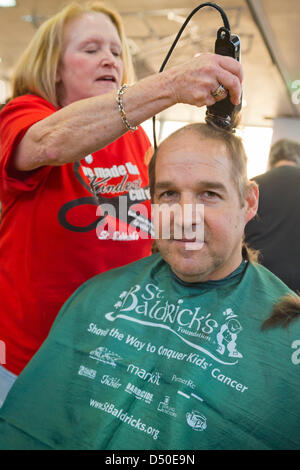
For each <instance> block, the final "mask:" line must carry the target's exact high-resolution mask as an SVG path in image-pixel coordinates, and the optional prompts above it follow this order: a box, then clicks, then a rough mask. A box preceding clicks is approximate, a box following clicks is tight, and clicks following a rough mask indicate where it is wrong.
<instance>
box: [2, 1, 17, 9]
mask: <svg viewBox="0 0 300 470" xmlns="http://www.w3.org/2000/svg"><path fill="white" fill-rule="evenodd" d="M15 6H16V0H0V7H15Z"/></svg>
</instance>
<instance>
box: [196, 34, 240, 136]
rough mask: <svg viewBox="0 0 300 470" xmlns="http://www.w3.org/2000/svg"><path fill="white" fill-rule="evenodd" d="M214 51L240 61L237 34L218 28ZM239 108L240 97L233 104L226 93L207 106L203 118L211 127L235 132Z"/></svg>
mask: <svg viewBox="0 0 300 470" xmlns="http://www.w3.org/2000/svg"><path fill="white" fill-rule="evenodd" d="M215 53H216V54H220V55H224V56H229V57H233V59H235V60H237V61H239V62H240V53H241V42H240V38H239V36H237V35H235V34H231V32H230V31H229V30H228V29H226V28H224V27H222V28H220V29H219V31H218V34H217V40H216V43H215ZM241 108H242V97H241V101H240V104H239V105H237V106H235V105H234V104H232V103H231V101H230V97H229V93H228V94H227V96H226V98H224V99H223V100H221V101H217V102H216V103H215V104H213V105H212V106H208V107H207V111H206V117H205V120H206V122H207V124H210V125H212V126H213V127H217V128H218V129H224V130H227V131H231V132H235V128H236V127H237V125H238V123H239V118H240V111H241Z"/></svg>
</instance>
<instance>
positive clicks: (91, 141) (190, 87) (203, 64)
mask: <svg viewBox="0 0 300 470" xmlns="http://www.w3.org/2000/svg"><path fill="white" fill-rule="evenodd" d="M227 59H229V58H226V57H222V56H216V55H214V54H202V55H201V57H200V58H198V59H196V58H195V59H193V60H192V61H190V62H188V63H187V64H185V66H182V65H181V66H177V67H173V68H171V69H169V70H168V71H166V72H163V73H161V74H156V75H151V76H149V77H147V78H145V79H143V80H141V81H139V82H138V83H136V84H134V85H133V86H132V87H129V88H128V90H127V91H126V92H125V94H124V95H123V105H124V109H125V111H126V115H127V119H128V122H129V123H130V125H131V126H136V125H139V124H141V123H142V122H144V121H145V120H147V119H149V118H150V117H152V116H153V115H155V114H157V113H159V112H161V111H163V110H164V109H167V108H168V107H170V106H172V105H174V104H176V103H177V102H181V103H189V104H193V105H196V106H203V105H204V104H206V105H211V104H214V103H215V99H214V98H213V97H212V96H211V90H213V89H215V88H216V87H217V86H218V83H219V82H221V83H223V84H224V86H225V87H226V88H228V89H229V90H230V93H231V98H232V100H235V101H236V102H238V94H239V93H240V82H241V76H240V74H241V71H240V68H239V66H238V64H237V62H236V61H233V59H230V60H229V61H228V60H227ZM231 61H232V62H231ZM234 62H236V64H234ZM226 82H227V83H226ZM127 131H128V129H127V128H126V126H125V125H124V123H123V122H122V119H121V116H120V112H119V108H118V104H117V101H116V93H109V94H106V95H101V96H97V97H93V98H88V99H84V100H80V101H76V102H74V103H72V104H70V105H68V106H66V107H64V108H62V109H60V110H59V111H57V112H56V113H54V114H52V115H51V116H49V117H47V118H45V119H43V120H42V121H39V122H37V123H36V124H34V125H33V126H32V127H31V128H30V129H29V130H28V131H27V133H26V134H25V136H24V137H23V139H22V141H21V143H20V144H19V146H18V149H17V152H16V155H15V161H14V164H15V167H16V169H18V170H23V171H26V170H33V169H35V168H38V167H40V166H44V165H62V164H64V163H69V162H73V161H76V160H80V159H81V158H83V157H85V156H86V155H88V154H90V153H93V152H95V151H97V150H99V149H101V148H103V147H105V146H106V145H108V144H109V143H111V142H113V141H114V140H116V139H117V138H119V137H120V136H121V135H122V134H124V133H125V132H127Z"/></svg>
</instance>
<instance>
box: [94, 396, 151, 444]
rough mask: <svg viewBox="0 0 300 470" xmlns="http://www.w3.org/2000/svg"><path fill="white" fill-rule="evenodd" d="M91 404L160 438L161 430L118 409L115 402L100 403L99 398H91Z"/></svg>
mask: <svg viewBox="0 0 300 470" xmlns="http://www.w3.org/2000/svg"><path fill="white" fill-rule="evenodd" d="M90 406H91V407H92V408H97V409H99V410H102V411H105V413H108V414H111V415H113V416H115V417H116V418H118V419H119V420H120V421H122V422H123V423H127V424H128V425H129V426H132V427H133V428H136V429H138V430H139V431H142V432H145V433H146V434H148V435H149V436H151V437H152V438H153V439H154V440H156V439H157V438H158V435H159V431H158V430H157V429H154V428H153V427H152V426H147V425H146V424H144V423H142V422H141V420H140V418H138V419H136V418H135V417H134V416H133V415H128V414H127V413H126V412H125V411H123V410H122V409H121V410H118V409H117V408H116V407H115V405H114V404H113V403H108V402H106V403H100V402H99V401H97V400H93V399H92V398H91V399H90Z"/></svg>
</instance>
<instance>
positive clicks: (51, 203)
mask: <svg viewBox="0 0 300 470" xmlns="http://www.w3.org/2000/svg"><path fill="white" fill-rule="evenodd" d="M54 112H56V109H55V108H54V107H53V106H52V105H51V104H49V103H48V102H47V101H45V100H44V99H42V98H39V97H37V96H34V95H26V96H23V97H20V98H17V99H15V100H13V101H11V102H10V103H9V104H8V105H7V106H6V107H5V108H4V109H3V110H2V112H1V114H0V139H1V141H0V142H1V160H0V200H1V203H2V222H1V225H0V340H2V341H4V342H5V345H6V361H7V362H6V364H4V366H5V367H6V368H7V369H8V370H10V371H11V372H13V373H14V374H19V373H20V372H21V370H22V369H23V368H24V367H25V365H26V364H27V362H28V361H29V360H30V359H31V357H32V356H33V354H34V353H35V352H36V351H37V349H38V348H39V347H40V345H41V344H42V342H43V341H44V339H45V338H46V336H47V334H48V332H49V329H50V327H51V325H52V323H53V321H54V319H55V317H56V315H57V313H58V311H59V309H60V308H61V306H62V304H63V303H64V302H65V301H66V299H67V298H68V297H69V296H70V295H71V294H72V293H73V292H74V290H75V289H77V287H78V286H80V285H81V284H82V283H83V282H85V281H86V280H87V279H89V278H90V277H92V276H94V275H96V274H98V273H101V272H103V271H106V270H108V269H111V268H115V267H118V266H122V265H125V264H127V263H130V262H132V261H135V260H137V259H139V258H141V257H144V256H148V255H149V254H150V248H151V240H150V237H148V239H142V240H141V239H139V240H138V241H114V240H112V239H108V240H104V239H103V238H106V237H107V236H108V235H107V234H109V232H110V235H111V234H112V231H111V230H108V231H107V230H106V228H107V227H105V224H102V223H101V222H98V225H97V220H98V219H99V217H101V215H103V214H101V209H99V208H98V209H97V205H98V204H99V200H97V198H96V195H97V194H98V196H99V197H101V198H102V197H103V196H105V198H106V199H105V200H104V201H103V199H101V202H102V203H103V202H105V201H107V202H112V203H113V204H114V205H115V207H116V211H117V212H116V216H117V218H118V205H117V202H118V201H119V199H118V196H120V194H127V199H126V201H127V202H128V203H129V204H137V203H142V204H143V205H142V206H139V207H134V206H132V207H131V208H130V210H131V213H132V211H133V212H134V211H135V212H136V211H137V210H138V209H139V211H138V213H140V214H143V213H145V211H146V213H147V214H150V201H149V194H148V193H149V192H148V190H147V189H146V191H145V190H143V189H142V190H141V188H145V187H147V186H148V176H147V167H146V164H145V163H144V161H145V160H144V159H145V157H146V156H147V154H149V152H150V151H151V146H150V142H149V140H148V138H147V137H146V134H145V133H144V131H143V130H142V128H139V130H138V131H136V132H134V133H131V132H128V133H126V134H125V135H124V136H123V137H121V138H120V139H118V140H116V141H115V142H113V143H112V144H110V145H108V146H107V147H106V148H105V149H103V150H100V151H98V152H96V153H95V154H93V155H92V157H93V162H92V163H88V162H89V158H88V159H87V160H88V161H86V159H83V160H82V161H81V162H80V163H81V166H80V165H79V162H78V163H70V164H65V165H62V166H59V167H56V166H55V167H54V166H53V167H50V166H46V167H42V168H39V169H37V170H35V171H31V172H16V171H14V170H13V169H12V165H11V161H12V157H13V152H14V149H15V148H16V146H17V145H18V143H19V142H20V140H21V139H22V137H23V136H24V134H25V132H26V131H27V130H28V128H29V127H30V126H31V125H33V124H34V123H36V122H37V121H39V120H41V119H44V118H46V117H47V116H49V115H50V114H52V113H54ZM128 162H130V163H131V166H130V165H128ZM126 164H127V166H126ZM95 168H97V170H95ZM99 172H100V173H99ZM103 172H104V174H105V175H106V178H104V177H103V174H102V173H103ZM95 173H97V175H98V177H95V176H94V175H95ZM138 173H139V174H138ZM99 175H100V176H99ZM124 179H125V180H126V181H124ZM122 181H123V184H122V186H120V184H121V182H122ZM128 182H131V185H128ZM90 185H91V186H90ZM118 185H119V186H118ZM126 185H127V186H126ZM130 186H131V187H130ZM91 188H92V189H91ZM125 189H127V190H130V192H129V193H128V192H126V191H124V190H125ZM118 190H119V191H123V193H120V192H118ZM146 194H147V196H145V195H146ZM143 196H145V197H144V202H143V201H141V200H139V199H137V197H140V199H142V197H143ZM145 199H147V200H145ZM72 201H73V202H72ZM145 207H146V209H145ZM96 211H97V215H96ZM102 212H103V211H102ZM108 217H109V218H108V219H107V220H110V219H112V220H113V221H114V217H113V214H111V213H109V216H108ZM137 217H138V216H137ZM129 222H130V220H129ZM96 226H97V230H96ZM124 226H127V225H126V221H125V222H124V220H123V221H121V223H119V222H117V227H116V230H118V229H120V231H121V230H122V227H124ZM131 231H133V229H132V230H131ZM96 233H97V234H98V235H100V237H102V239H99V238H98V237H97V235H96ZM141 233H142V230H141V231H140V234H141ZM103 234H104V235H105V236H104V235H103Z"/></svg>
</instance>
